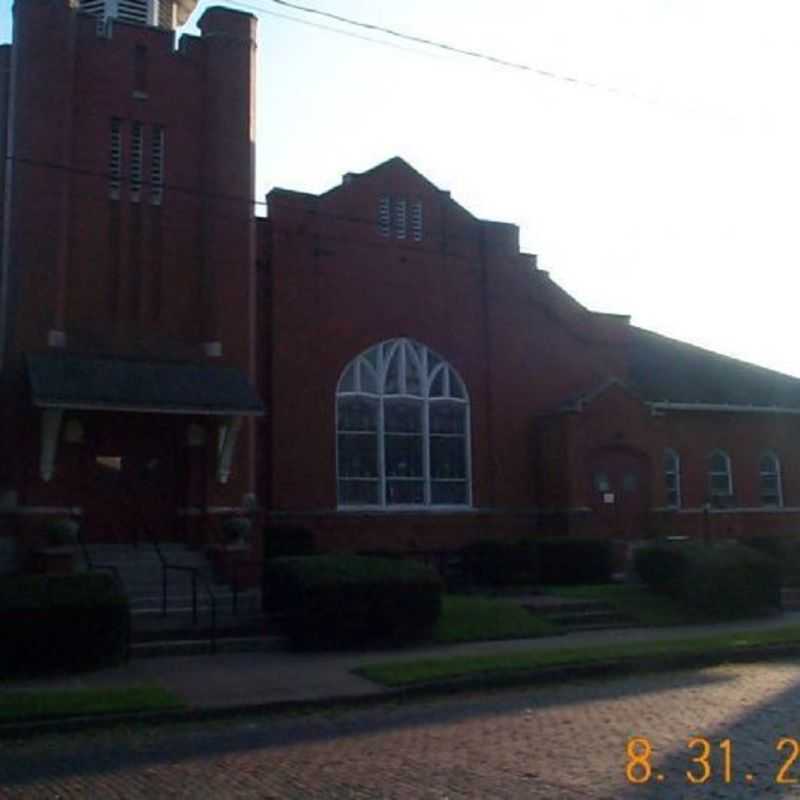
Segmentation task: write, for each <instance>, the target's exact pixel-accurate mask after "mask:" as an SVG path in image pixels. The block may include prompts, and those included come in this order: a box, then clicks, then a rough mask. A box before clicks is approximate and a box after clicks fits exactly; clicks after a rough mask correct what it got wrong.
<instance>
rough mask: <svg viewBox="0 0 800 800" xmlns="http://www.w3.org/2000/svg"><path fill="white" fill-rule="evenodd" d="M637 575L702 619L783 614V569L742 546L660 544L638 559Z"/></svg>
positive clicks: (639, 552) (646, 551)
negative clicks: (771, 612) (779, 610)
mask: <svg viewBox="0 0 800 800" xmlns="http://www.w3.org/2000/svg"><path fill="white" fill-rule="evenodd" d="M635 564H636V570H637V572H638V573H639V575H640V577H641V578H642V580H643V581H644V582H645V583H646V584H647V585H648V586H649V587H650V588H651V589H653V591H656V592H661V593H662V594H666V595H669V596H670V597H672V598H674V599H675V600H677V601H678V602H679V603H681V605H682V606H683V607H684V609H685V610H686V611H687V613H689V614H690V615H692V616H694V617H696V618H698V619H734V618H737V617H742V616H748V615H753V614H758V613H761V612H764V611H766V610H768V609H770V608H780V604H781V598H780V593H781V565H780V563H779V562H778V561H777V560H776V559H774V558H771V557H769V556H767V555H765V554H764V553H759V552H758V551H757V550H754V549H753V548H751V547H746V546H744V545H741V544H717V545H714V546H705V545H702V544H696V543H684V544H657V545H651V546H648V547H645V548H642V549H641V550H639V551H638V552H637V553H636V557H635Z"/></svg>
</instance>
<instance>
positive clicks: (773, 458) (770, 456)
mask: <svg viewBox="0 0 800 800" xmlns="http://www.w3.org/2000/svg"><path fill="white" fill-rule="evenodd" d="M766 460H769V461H770V462H771V464H772V467H773V471H772V472H766V471H765V470H764V468H763V465H764V461H766ZM765 477H770V478H771V477H774V478H775V486H776V488H777V492H778V502H777V503H765V502H764V488H763V483H762V481H763V479H764V478H765ZM758 499H759V501H760V503H761V505H762V506H765V507H766V508H783V479H782V476H781V460H780V459H779V458H778V454H777V453H776V452H775V451H774V450H765V451H764V452H763V453H762V454H761V455H760V456H759V459H758Z"/></svg>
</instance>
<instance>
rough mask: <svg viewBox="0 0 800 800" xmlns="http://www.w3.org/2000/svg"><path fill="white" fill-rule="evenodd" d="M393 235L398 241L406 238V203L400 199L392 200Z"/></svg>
mask: <svg viewBox="0 0 800 800" xmlns="http://www.w3.org/2000/svg"><path fill="white" fill-rule="evenodd" d="M394 235H395V236H396V237H397V238H398V239H405V238H406V201H405V200H403V199H402V198H395V200H394Z"/></svg>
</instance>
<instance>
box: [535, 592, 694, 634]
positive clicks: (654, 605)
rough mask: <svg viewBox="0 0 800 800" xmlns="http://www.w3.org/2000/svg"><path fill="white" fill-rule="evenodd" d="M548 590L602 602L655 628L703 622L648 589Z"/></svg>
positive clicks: (554, 593) (562, 595) (560, 594)
mask: <svg viewBox="0 0 800 800" xmlns="http://www.w3.org/2000/svg"><path fill="white" fill-rule="evenodd" d="M545 591H546V592H547V593H548V594H553V595H558V596H559V597H569V598H579V599H581V600H583V599H586V600H601V601H602V602H604V603H608V604H609V605H610V606H613V607H614V608H615V609H616V610H617V611H619V612H621V613H623V614H626V615H628V616H630V617H632V618H633V619H635V620H636V621H637V622H639V623H640V624H642V625H648V626H652V627H659V626H664V625H688V624H689V623H692V622H702V621H703V620H699V619H697V618H696V617H695V618H690V617H689V616H688V615H687V614H686V613H685V611H684V610H683V609H682V608H681V607H680V606H679V605H678V603H676V602H675V601H674V600H672V599H671V598H669V597H665V596H663V595H660V594H655V593H654V592H652V591H650V590H649V589H648V588H647V587H646V586H635V585H632V584H626V583H601V584H597V585H586V586H548V587H547V589H546V590H545Z"/></svg>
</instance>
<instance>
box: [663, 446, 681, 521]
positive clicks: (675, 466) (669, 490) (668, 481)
mask: <svg viewBox="0 0 800 800" xmlns="http://www.w3.org/2000/svg"><path fill="white" fill-rule="evenodd" d="M664 488H665V490H666V498H667V505H668V506H669V507H670V508H680V507H681V461H680V458H678V454H677V453H676V452H675V451H674V450H670V449H669V448H667V449H666V450H665V451H664Z"/></svg>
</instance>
